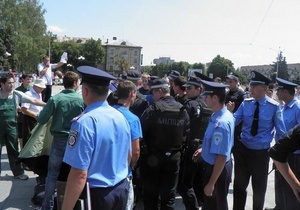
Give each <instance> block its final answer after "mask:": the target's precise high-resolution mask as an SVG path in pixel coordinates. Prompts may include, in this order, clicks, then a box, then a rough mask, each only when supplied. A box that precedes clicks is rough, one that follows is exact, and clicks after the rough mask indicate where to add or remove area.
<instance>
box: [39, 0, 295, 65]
mask: <svg viewBox="0 0 300 210" xmlns="http://www.w3.org/2000/svg"><path fill="white" fill-rule="evenodd" d="M40 3H41V4H42V5H43V8H44V9H45V10H46V13H45V14H44V17H45V21H46V24H47V27H48V30H49V31H51V32H53V33H54V34H57V35H58V36H67V37H84V38H93V39H98V38H100V39H101V40H103V43H104V42H105V41H106V40H107V39H108V41H109V43H112V42H114V41H113V37H117V39H118V40H119V41H121V40H122V41H123V40H125V41H128V42H130V43H132V44H134V45H136V46H141V47H142V54H143V65H150V64H152V63H153V59H155V58H159V57H170V58H171V59H174V60H175V61H176V62H179V61H186V62H189V63H190V64H193V63H199V62H201V63H208V62H211V61H212V59H213V58H215V57H216V56H217V55H220V56H222V57H224V58H226V59H229V60H231V61H232V62H233V63H234V67H235V68H238V67H241V66H248V65H268V64H272V63H273V62H276V59H277V56H278V53H279V51H282V54H283V56H284V57H286V61H287V63H288V64H290V63H300V1H299V0H226V1H225V0H159V1H158V0H126V1H125V0H85V1H79V0H64V1H61V0H40Z"/></svg>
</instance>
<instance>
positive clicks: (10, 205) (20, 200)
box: [0, 146, 275, 210]
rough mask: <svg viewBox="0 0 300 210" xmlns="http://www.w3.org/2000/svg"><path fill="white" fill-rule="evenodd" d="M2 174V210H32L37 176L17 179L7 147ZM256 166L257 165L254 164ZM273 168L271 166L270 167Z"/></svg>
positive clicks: (269, 202)
mask: <svg viewBox="0 0 300 210" xmlns="http://www.w3.org/2000/svg"><path fill="white" fill-rule="evenodd" d="M1 162H2V172H1V177H0V210H4V209H5V210H6V209H22V210H31V209H34V208H35V206H34V205H33V204H32V203H31V201H30V200H31V198H32V196H33V189H34V186H35V184H36V180H35V178H36V175H35V174H33V173H32V172H30V171H26V172H25V173H26V174H27V175H28V176H29V179H28V180H27V181H22V180H18V179H15V178H14V177H13V174H12V172H11V171H10V168H9V164H8V159H7V152H6V147H5V146H4V147H3V148H2V155H1ZM254 164H255V163H254ZM270 166H271V165H270ZM250 186H251V183H250V184H249V187H248V196H247V203H246V208H245V209H246V210H250V209H252V190H251V187H250ZM232 192H233V188H232V185H230V189H229V195H228V203H229V209H232V204H233V194H232ZM274 205H275V197H274V172H272V173H271V174H270V175H269V179H268V188H267V193H266V200H265V207H273V206H274ZM136 209H137V210H141V209H143V207H142V204H138V205H137V208H136ZM183 209H185V208H184V205H183V203H182V199H181V197H180V196H177V197H176V210H183Z"/></svg>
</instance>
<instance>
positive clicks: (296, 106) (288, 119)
mask: <svg viewBox="0 0 300 210" xmlns="http://www.w3.org/2000/svg"><path fill="white" fill-rule="evenodd" d="M281 109H282V112H283V121H284V124H285V127H286V130H287V131H288V130H290V129H292V128H293V127H295V126H296V125H298V124H300V101H299V100H297V99H295V98H294V99H293V100H292V101H291V102H290V103H289V104H285V105H283V106H281Z"/></svg>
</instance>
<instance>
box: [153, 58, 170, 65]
mask: <svg viewBox="0 0 300 210" xmlns="http://www.w3.org/2000/svg"><path fill="white" fill-rule="evenodd" d="M174 62H175V60H173V59H171V58H170V57H159V58H155V59H154V60H153V63H154V64H156V65H159V64H161V63H163V64H166V65H169V64H172V63H174Z"/></svg>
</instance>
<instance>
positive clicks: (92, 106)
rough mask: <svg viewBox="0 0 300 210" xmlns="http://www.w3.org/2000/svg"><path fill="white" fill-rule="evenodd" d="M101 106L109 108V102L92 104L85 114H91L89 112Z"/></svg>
mask: <svg viewBox="0 0 300 210" xmlns="http://www.w3.org/2000/svg"><path fill="white" fill-rule="evenodd" d="M100 106H109V105H108V103H107V101H97V102H94V103H92V104H90V105H89V106H88V107H86V109H85V111H84V112H85V113H87V112H89V111H92V110H94V109H96V108H98V107H100Z"/></svg>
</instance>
